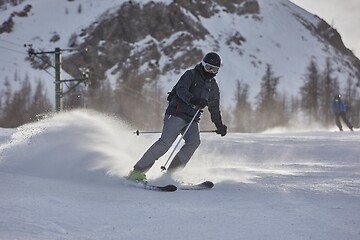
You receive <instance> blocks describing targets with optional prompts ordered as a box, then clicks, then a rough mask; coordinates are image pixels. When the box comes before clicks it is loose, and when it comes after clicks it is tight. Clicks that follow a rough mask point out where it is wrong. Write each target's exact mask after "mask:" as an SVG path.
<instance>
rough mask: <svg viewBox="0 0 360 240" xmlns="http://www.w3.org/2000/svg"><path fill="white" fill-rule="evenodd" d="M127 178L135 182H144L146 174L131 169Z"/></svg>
mask: <svg viewBox="0 0 360 240" xmlns="http://www.w3.org/2000/svg"><path fill="white" fill-rule="evenodd" d="M128 179H130V180H132V181H135V182H146V175H145V173H143V172H140V171H138V170H135V169H133V170H131V171H130V173H129V175H128Z"/></svg>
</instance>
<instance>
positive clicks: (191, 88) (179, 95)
mask: <svg viewBox="0 0 360 240" xmlns="http://www.w3.org/2000/svg"><path fill="white" fill-rule="evenodd" d="M192 97H196V98H204V99H206V100H207V101H208V110H209V112H210V115H211V121H212V122H213V123H214V124H215V125H216V126H221V125H222V119H221V113H220V106H219V105H220V91H219V86H218V84H217V83H216V80H215V78H213V77H212V78H210V79H207V78H206V77H205V75H204V72H203V70H202V66H201V63H200V64H198V65H196V66H195V68H193V69H190V70H187V71H186V72H185V73H184V74H183V75H182V76H181V77H180V79H179V81H178V82H177V83H176V85H175V86H174V88H173V90H172V92H171V93H170V96H169V98H168V100H169V106H168V107H167V109H166V112H165V114H166V115H173V116H178V117H180V118H182V119H184V120H185V121H187V122H190V121H191V119H192V118H193V116H194V115H195V113H196V110H197V109H196V106H194V105H193V104H191V103H190V99H191V98H192ZM200 115H201V112H200V113H199V114H198V116H197V117H196V119H195V121H197V122H198V121H199V120H200Z"/></svg>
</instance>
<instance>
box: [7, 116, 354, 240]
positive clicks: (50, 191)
mask: <svg viewBox="0 0 360 240" xmlns="http://www.w3.org/2000/svg"><path fill="white" fill-rule="evenodd" d="M158 137H159V134H142V135H139V136H137V135H135V134H133V129H132V128H131V127H130V126H129V125H127V124H125V123H124V122H122V121H121V120H120V119H116V118H113V117H110V116H105V115H103V114H101V113H98V112H94V111H89V110H76V111H69V112H64V113H60V114H57V115H54V116H53V117H49V118H47V119H43V120H41V121H38V122H35V123H29V124H25V125H23V126H21V127H19V128H12V129H2V128H0V193H1V197H0V213H1V214H0V239H18V240H35V239H36V240H48V239H58V240H68V239H79V240H92V239H94V240H95V239H96V240H99V239H104V240H105V239H136V238H141V239H142V240H150V239H156V240H168V239H174V240H177V239H207V240H213V239H214V240H215V239H228V240H232V239H246V240H258V239H267V240H303V239H313V240H323V239H327V240H339V239H348V240H358V239H359V236H360V204H359V202H360V188H359V186H360V162H359V161H358V160H359V158H358V156H359V154H360V148H359V142H360V132H359V130H358V129H356V130H355V131H354V132H350V131H349V130H348V129H344V132H339V131H338V130H336V127H335V123H334V125H333V127H332V128H331V129H316V130H310V129H307V130H302V131H300V129H296V131H294V130H293V131H292V132H290V131H284V129H278V130H277V131H275V130H273V131H271V132H270V131H269V132H267V133H258V134H248V133H228V134H227V135H226V136H225V137H220V136H219V135H217V134H213V133H202V135H201V138H202V144H201V145H200V147H199V149H198V150H197V151H196V152H195V154H194V156H193V158H192V159H191V161H190V162H189V164H188V165H187V166H186V168H185V169H184V170H183V171H181V172H179V173H176V174H175V175H174V180H176V181H177V182H186V183H197V182H202V181H204V180H210V181H213V182H214V183H215V186H214V188H213V189H211V190H202V191H183V190H177V191H175V192H172V193H164V192H155V191H149V190H144V189H140V188H139V187H135V186H133V185H130V183H129V182H128V181H126V180H125V179H124V178H123V177H122V176H125V175H127V174H128V173H129V171H130V169H131V168H132V166H133V164H135V162H136V161H137V160H138V158H140V157H141V155H142V154H143V152H144V151H145V150H146V149H147V148H148V147H149V146H150V145H151V144H152V143H153V142H154V141H155V140H156V139H157V138H158ZM344 153H346V154H344ZM168 154H170V151H169V152H168V153H167V154H166V155H165V156H163V157H162V158H160V159H159V160H158V161H157V162H156V163H155V165H154V166H153V168H152V169H151V170H150V171H149V172H148V173H147V176H148V180H149V181H150V182H151V183H155V184H164V185H165V184H168V183H169V181H171V179H168V178H164V177H162V176H161V174H162V173H161V170H160V166H162V165H163V164H164V162H165V160H166V159H167V158H168ZM170 183H173V182H170ZM175 184H176V183H175ZM177 184H178V183H177Z"/></svg>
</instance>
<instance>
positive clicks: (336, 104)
mask: <svg viewBox="0 0 360 240" xmlns="http://www.w3.org/2000/svg"><path fill="white" fill-rule="evenodd" d="M331 110H332V112H333V113H334V114H335V123H336V125H337V126H338V128H339V130H340V131H343V129H342V125H341V122H340V117H341V118H342V119H343V120H344V122H345V124H346V125H347V126H348V128H349V129H350V130H351V131H353V126H352V125H351V123H350V122H349V120H348V119H347V117H346V108H345V104H344V102H343V101H342V99H341V95H340V94H336V95H335V97H334V99H333V101H332V104H331Z"/></svg>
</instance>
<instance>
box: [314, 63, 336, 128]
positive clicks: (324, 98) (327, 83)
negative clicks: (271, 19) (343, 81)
mask: <svg viewBox="0 0 360 240" xmlns="http://www.w3.org/2000/svg"><path fill="white" fill-rule="evenodd" d="M333 72H334V70H333V68H332V65H331V61H330V58H327V59H326V65H325V69H324V71H323V74H322V77H321V85H320V88H319V92H320V120H321V121H322V122H323V123H324V124H325V125H326V126H327V125H329V124H331V123H332V122H333V118H334V117H333V114H332V112H331V101H332V98H333V97H334V96H335V94H337V93H339V83H338V80H337V78H335V77H333Z"/></svg>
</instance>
